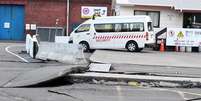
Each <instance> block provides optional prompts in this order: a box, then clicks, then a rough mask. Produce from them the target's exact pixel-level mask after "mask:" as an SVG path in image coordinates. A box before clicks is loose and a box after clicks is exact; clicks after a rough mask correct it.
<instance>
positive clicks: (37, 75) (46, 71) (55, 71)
mask: <svg viewBox="0 0 201 101" xmlns="http://www.w3.org/2000/svg"><path fill="white" fill-rule="evenodd" d="M78 67H79V68H82V67H83V68H84V67H85V66H83V65H68V66H52V67H44V68H39V69H35V70H32V71H28V72H26V73H24V74H22V75H19V76H17V77H16V78H15V79H13V80H12V81H10V82H8V83H7V84H5V85H3V87H26V86H33V85H37V84H40V83H44V82H46V81H49V80H53V79H56V78H59V77H62V76H65V75H67V74H68V73H70V72H72V71H73V70H74V69H75V68H78Z"/></svg>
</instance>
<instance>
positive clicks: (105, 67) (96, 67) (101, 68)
mask: <svg viewBox="0 0 201 101" xmlns="http://www.w3.org/2000/svg"><path fill="white" fill-rule="evenodd" d="M111 65H112V64H97V63H91V64H90V65H89V71H91V72H109V71H110V69H111Z"/></svg>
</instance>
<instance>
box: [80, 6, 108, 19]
mask: <svg viewBox="0 0 201 101" xmlns="http://www.w3.org/2000/svg"><path fill="white" fill-rule="evenodd" d="M94 14H97V15H99V16H107V7H96V6H82V9H81V18H92V17H93V15H94Z"/></svg>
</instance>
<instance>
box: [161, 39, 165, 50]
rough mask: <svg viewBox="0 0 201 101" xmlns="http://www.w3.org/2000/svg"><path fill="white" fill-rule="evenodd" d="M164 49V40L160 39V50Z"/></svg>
mask: <svg viewBox="0 0 201 101" xmlns="http://www.w3.org/2000/svg"><path fill="white" fill-rule="evenodd" d="M164 51H165V45H164V40H163V39H162V41H161V43H160V52H164Z"/></svg>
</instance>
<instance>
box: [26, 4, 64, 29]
mask: <svg viewBox="0 0 201 101" xmlns="http://www.w3.org/2000/svg"><path fill="white" fill-rule="evenodd" d="M66 9H67V5H66V0H29V1H28V3H27V4H26V18H25V22H26V23H28V24H37V25H38V26H48V27H54V26H55V22H56V19H57V18H58V19H59V24H58V25H59V26H61V27H64V26H66V16H67V12H66Z"/></svg>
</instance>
